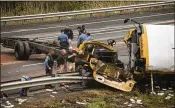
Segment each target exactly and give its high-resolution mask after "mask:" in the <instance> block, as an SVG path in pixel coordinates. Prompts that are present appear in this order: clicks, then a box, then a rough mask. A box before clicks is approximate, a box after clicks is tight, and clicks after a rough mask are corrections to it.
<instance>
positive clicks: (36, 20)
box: [1, 5, 174, 26]
mask: <svg viewBox="0 0 175 108" xmlns="http://www.w3.org/2000/svg"><path fill="white" fill-rule="evenodd" d="M172 7H174V5H168V6H159V7H152V8H142V9H135V10H134V11H128V10H125V11H114V12H107V13H95V14H84V15H76V16H65V17H54V18H44V19H32V20H25V21H24V20H23V21H10V22H6V23H5V24H4V23H3V22H2V23H1V26H4V25H17V24H31V23H41V22H52V21H63V20H71V19H73V20H78V19H84V18H90V17H109V16H112V15H117V14H118V15H121V14H128V13H138V14H142V13H143V12H145V11H158V10H162V9H165V8H172Z"/></svg>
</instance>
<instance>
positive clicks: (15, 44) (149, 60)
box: [1, 19, 175, 92]
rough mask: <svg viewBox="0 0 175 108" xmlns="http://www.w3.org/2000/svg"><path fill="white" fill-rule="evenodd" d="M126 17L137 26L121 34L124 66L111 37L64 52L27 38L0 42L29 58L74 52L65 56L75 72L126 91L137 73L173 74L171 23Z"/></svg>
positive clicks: (57, 56)
mask: <svg viewBox="0 0 175 108" xmlns="http://www.w3.org/2000/svg"><path fill="white" fill-rule="evenodd" d="M128 21H131V22H132V23H134V26H135V24H137V25H138V26H135V27H134V28H131V29H130V30H129V32H128V34H127V35H126V36H125V37H124V42H125V43H126V45H127V49H128V53H129V63H128V64H127V68H126V67H125V66H124V64H123V63H122V62H121V61H120V60H119V59H118V53H117V50H116V49H115V48H113V45H115V43H116V41H115V40H112V39H110V40H108V43H104V42H101V41H95V40H91V41H84V42H83V43H82V44H81V45H80V46H79V48H77V49H75V50H71V51H70V50H69V49H67V50H66V51H67V52H68V53H67V55H66V56H65V55H63V54H62V53H61V50H60V47H58V46H54V45H49V44H47V43H41V42H37V41H35V40H30V39H26V38H2V39H1V43H3V44H2V45H3V46H4V47H8V48H12V49H14V51H15V56H16V58H17V59H19V60H24V59H28V58H29V56H30V55H31V54H32V53H48V52H49V49H54V50H55V52H56V53H55V55H56V58H57V60H58V61H59V60H60V59H61V58H62V57H68V55H69V54H72V53H77V55H76V56H75V57H74V58H71V59H67V60H68V61H69V60H70V61H71V62H73V63H75V71H76V72H79V73H80V74H84V73H87V76H93V78H94V80H96V81H97V82H99V83H102V84H105V85H107V86H110V87H113V88H116V89H119V90H122V91H126V92H129V91H131V90H132V89H133V87H134V85H135V83H136V81H137V82H138V81H139V80H137V78H138V77H137V76H139V77H145V76H146V75H150V74H151V75H152V74H154V73H156V74H164V75H169V74H171V75H173V76H174V75H175V72H174V59H175V58H174V26H173V25H149V24H148V25H146V24H141V23H138V22H136V21H134V20H132V19H125V20H124V23H127V22H128ZM79 52H81V53H79ZM139 79H140V78H139ZM152 82H153V81H152ZM152 84H153V83H152Z"/></svg>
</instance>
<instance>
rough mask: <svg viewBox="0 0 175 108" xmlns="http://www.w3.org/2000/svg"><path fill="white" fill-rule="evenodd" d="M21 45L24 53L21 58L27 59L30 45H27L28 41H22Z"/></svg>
mask: <svg viewBox="0 0 175 108" xmlns="http://www.w3.org/2000/svg"><path fill="white" fill-rule="evenodd" d="M23 45H24V55H23V59H24V60H28V59H29V56H30V54H31V53H30V46H29V43H28V42H27V41H24V42H23Z"/></svg>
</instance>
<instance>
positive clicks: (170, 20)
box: [1, 9, 174, 81]
mask: <svg viewBox="0 0 175 108" xmlns="http://www.w3.org/2000/svg"><path fill="white" fill-rule="evenodd" d="M125 18H132V19H135V20H136V21H138V22H142V23H146V24H174V9H165V10H161V11H156V12H144V13H134V14H127V15H115V16H110V17H105V18H100V17H99V18H87V19H81V20H67V21H62V22H49V23H42V24H40V23H39V24H28V25H16V26H7V27H2V28H1V37H23V38H24V37H25V38H31V39H32V38H36V37H40V38H39V40H40V41H53V40H55V39H57V36H58V35H59V34H60V30H61V29H62V28H64V27H65V26H69V27H70V28H72V29H73V31H74V36H75V38H74V39H73V44H74V45H76V41H77V34H78V32H77V30H76V28H77V26H78V25H82V24H84V25H85V26H86V28H87V30H88V31H89V32H90V33H91V34H92V36H93V37H94V38H95V40H101V41H105V42H106V40H107V39H115V40H116V41H117V42H119V43H117V45H115V48H117V50H118V53H119V59H121V61H122V62H124V63H125V64H126V63H127V60H128V57H127V50H126V46H125V45H124V44H123V43H122V42H121V41H122V39H123V37H124V36H125V35H126V34H127V32H128V30H129V28H131V27H133V25H132V23H128V24H124V23H123V21H124V19H125ZM2 52H3V48H2V49H1V53H2ZM5 53H6V54H9V53H8V51H7V52H5ZM10 53H13V51H12V52H10ZM43 60H44V56H40V55H39V56H34V57H33V56H32V57H30V59H29V60H28V61H23V62H17V63H9V64H6V65H2V66H1V81H8V80H15V79H19V78H21V77H22V76H23V75H28V76H37V75H44V74H45V72H44V66H43V64H42V63H43ZM33 64H38V65H33ZM23 65H25V66H23Z"/></svg>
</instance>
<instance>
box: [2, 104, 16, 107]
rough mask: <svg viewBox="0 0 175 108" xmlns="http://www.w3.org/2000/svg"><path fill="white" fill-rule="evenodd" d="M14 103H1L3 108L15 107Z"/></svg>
mask: <svg viewBox="0 0 175 108" xmlns="http://www.w3.org/2000/svg"><path fill="white" fill-rule="evenodd" d="M13 107H14V105H12V104H11V105H4V104H1V108H13Z"/></svg>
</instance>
